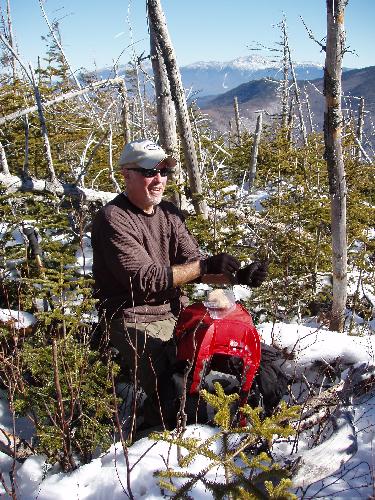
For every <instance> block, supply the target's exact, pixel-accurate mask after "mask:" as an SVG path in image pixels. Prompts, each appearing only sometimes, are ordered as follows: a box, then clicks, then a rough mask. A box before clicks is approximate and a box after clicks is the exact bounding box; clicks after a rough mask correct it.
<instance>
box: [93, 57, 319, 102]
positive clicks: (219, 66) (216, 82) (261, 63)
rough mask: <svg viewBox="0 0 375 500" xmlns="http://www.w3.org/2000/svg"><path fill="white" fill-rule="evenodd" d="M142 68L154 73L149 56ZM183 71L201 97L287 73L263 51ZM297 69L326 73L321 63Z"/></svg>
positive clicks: (303, 73)
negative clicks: (262, 54)
mask: <svg viewBox="0 0 375 500" xmlns="http://www.w3.org/2000/svg"><path fill="white" fill-rule="evenodd" d="M128 68H129V66H128V65H120V66H119V67H118V69H117V72H118V74H119V75H120V76H121V75H123V74H124V73H125V70H126V69H128ZM142 69H143V70H144V71H146V72H147V73H149V74H152V68H151V63H150V62H149V60H145V61H143V63H142ZM180 72H181V78H182V82H183V85H184V87H185V88H186V89H189V93H190V94H191V95H195V96H199V98H201V97H205V96H210V95H217V94H222V93H224V92H227V91H228V90H231V89H233V88H235V87H238V85H241V84H242V83H246V82H248V81H250V80H259V79H261V78H272V79H275V80H279V79H281V78H282V77H283V75H282V71H281V70H280V61H273V60H271V59H265V58H264V57H261V56H259V55H250V56H246V57H238V58H237V59H233V60H232V61H226V62H220V61H208V62H203V61H200V62H196V63H193V64H189V65H187V66H181V67H180ZM98 73H99V77H101V78H103V79H106V78H111V77H113V76H114V74H113V69H112V68H103V69H101V70H99V71H98ZM295 73H296V76H297V78H298V79H314V78H320V77H322V76H323V68H322V65H321V64H318V63H313V62H299V63H298V62H296V63H295Z"/></svg>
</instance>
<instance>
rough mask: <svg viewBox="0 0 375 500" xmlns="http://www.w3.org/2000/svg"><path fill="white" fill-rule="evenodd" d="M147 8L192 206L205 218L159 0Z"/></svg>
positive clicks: (149, 2) (179, 85)
mask: <svg viewBox="0 0 375 500" xmlns="http://www.w3.org/2000/svg"><path fill="white" fill-rule="evenodd" d="M147 9H148V17H149V22H150V26H151V27H152V29H153V30H154V34H155V39H156V40H157V43H158V45H159V47H160V50H161V54H162V56H163V59H164V64H165V68H166V71H167V75H168V80H169V85H170V90H171V95H172V99H173V102H174V104H175V106H176V113H177V122H178V125H179V129H180V134H181V143H182V147H183V152H184V157H185V162H186V167H187V171H188V175H189V182H190V189H191V193H192V197H193V204H194V208H195V211H196V213H197V214H200V215H203V217H205V218H206V217H207V206H206V203H205V200H204V199H203V197H202V186H201V178H200V172H199V167H198V158H197V153H196V151H195V147H194V141H193V135H192V131H191V124H190V119H189V114H188V108H187V104H186V97H185V92H184V89H183V86H182V82H181V75H180V71H179V69H178V65H177V61H176V56H175V53H174V49H173V47H172V43H171V40H170V37H169V33H168V29H167V24H166V20H165V16H164V12H163V10H162V7H161V3H160V0H147Z"/></svg>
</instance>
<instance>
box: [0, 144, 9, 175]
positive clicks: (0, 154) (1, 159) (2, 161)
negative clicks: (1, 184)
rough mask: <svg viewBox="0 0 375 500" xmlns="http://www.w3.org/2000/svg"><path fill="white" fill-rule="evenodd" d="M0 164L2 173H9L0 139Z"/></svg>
mask: <svg viewBox="0 0 375 500" xmlns="http://www.w3.org/2000/svg"><path fill="white" fill-rule="evenodd" d="M0 166H1V170H2V172H3V174H5V175H9V166H8V161H7V157H6V154H5V149H4V146H3V145H2V143H1V141H0Z"/></svg>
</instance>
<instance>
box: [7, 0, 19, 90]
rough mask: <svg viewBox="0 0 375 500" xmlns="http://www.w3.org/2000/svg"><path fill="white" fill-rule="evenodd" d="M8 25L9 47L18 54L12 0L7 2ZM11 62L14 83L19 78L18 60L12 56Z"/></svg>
mask: <svg viewBox="0 0 375 500" xmlns="http://www.w3.org/2000/svg"><path fill="white" fill-rule="evenodd" d="M7 24H8V36H9V45H10V46H11V47H12V48H13V49H14V51H15V52H16V51H17V49H16V47H15V43H14V37H13V25H12V16H11V13H10V0H7ZM11 62H12V73H13V82H15V81H16V78H17V68H16V64H17V59H16V58H15V57H14V55H13V54H12V56H11Z"/></svg>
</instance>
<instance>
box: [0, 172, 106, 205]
mask: <svg viewBox="0 0 375 500" xmlns="http://www.w3.org/2000/svg"><path fill="white" fill-rule="evenodd" d="M0 185H2V186H3V187H4V188H5V190H6V191H7V192H8V193H15V192H17V191H25V192H39V193H50V194H53V195H55V196H64V195H65V196H72V197H77V198H83V199H85V200H87V201H90V202H92V201H100V202H102V203H107V202H108V201H110V200H112V199H113V198H114V197H115V196H116V193H112V192H108V191H96V190H94V189H89V188H82V187H79V186H77V185H75V184H69V183H64V184H61V183H57V184H56V183H52V182H50V181H48V180H45V179H35V178H32V177H28V178H21V177H17V176H15V175H6V174H4V173H1V172H0Z"/></svg>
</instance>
